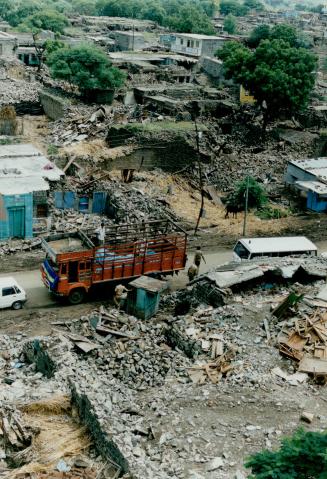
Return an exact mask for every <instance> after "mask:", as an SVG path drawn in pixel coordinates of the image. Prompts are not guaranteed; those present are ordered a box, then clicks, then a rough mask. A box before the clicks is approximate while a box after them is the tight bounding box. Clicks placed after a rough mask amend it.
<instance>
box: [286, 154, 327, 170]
mask: <svg viewBox="0 0 327 479" xmlns="http://www.w3.org/2000/svg"><path fill="white" fill-rule="evenodd" d="M290 164H292V165H295V166H297V167H298V168H301V169H302V170H306V171H309V170H317V169H318V168H319V169H321V168H322V169H326V171H327V157H321V158H308V159H305V160H292V161H290ZM314 174H316V171H315V172H314Z"/></svg>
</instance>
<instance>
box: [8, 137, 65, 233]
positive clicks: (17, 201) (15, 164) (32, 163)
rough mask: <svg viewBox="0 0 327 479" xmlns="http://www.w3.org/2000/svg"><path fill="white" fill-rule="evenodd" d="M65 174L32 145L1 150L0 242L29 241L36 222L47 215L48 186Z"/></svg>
mask: <svg viewBox="0 0 327 479" xmlns="http://www.w3.org/2000/svg"><path fill="white" fill-rule="evenodd" d="M63 175H64V173H63V172H62V171H61V170H59V168H57V167H56V166H55V165H54V164H53V163H51V162H50V161H49V160H48V159H47V158H46V157H44V156H43V155H42V154H41V153H40V152H39V151H38V150H37V149H36V148H35V147H34V146H33V145H29V144H26V145H24V144H18V145H3V146H1V148H0V240H6V239H9V238H32V237H33V226H34V223H35V222H36V220H37V219H38V218H44V217H46V216H47V213H48V206H47V204H48V196H47V192H48V190H49V182H55V181H59V180H60V178H61V177H62V176H63Z"/></svg>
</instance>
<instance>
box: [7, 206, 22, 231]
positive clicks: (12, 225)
mask: <svg viewBox="0 0 327 479" xmlns="http://www.w3.org/2000/svg"><path fill="white" fill-rule="evenodd" d="M8 216H9V236H10V238H25V208H24V207H23V206H22V207H15V208H8Z"/></svg>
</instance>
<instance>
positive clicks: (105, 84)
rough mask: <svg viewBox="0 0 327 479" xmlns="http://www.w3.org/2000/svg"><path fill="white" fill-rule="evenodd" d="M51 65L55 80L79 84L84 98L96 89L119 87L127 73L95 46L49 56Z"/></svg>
mask: <svg viewBox="0 0 327 479" xmlns="http://www.w3.org/2000/svg"><path fill="white" fill-rule="evenodd" d="M47 64H48V65H49V67H50V71H51V74H52V76H53V77H54V78H57V79H60V80H66V81H67V82H69V83H71V84H73V85H76V86H77V87H78V89H79V90H80V92H81V93H82V94H83V95H87V94H88V93H90V92H92V90H106V89H115V88H118V87H120V86H121V85H122V84H123V83H124V80H125V74H124V73H123V72H122V71H121V70H119V69H118V68H114V67H113V66H112V64H111V62H110V61H109V59H108V57H107V55H106V54H105V53H104V52H103V51H102V50H100V49H98V48H96V47H94V46H89V45H81V46H78V47H74V48H69V47H65V48H59V49H57V50H55V51H54V52H53V53H52V54H51V55H50V56H49V58H48V59H47Z"/></svg>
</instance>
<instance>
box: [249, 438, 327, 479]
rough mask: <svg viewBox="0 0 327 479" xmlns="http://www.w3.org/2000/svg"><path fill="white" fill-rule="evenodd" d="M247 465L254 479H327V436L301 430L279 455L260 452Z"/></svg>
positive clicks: (283, 446)
mask: <svg viewBox="0 0 327 479" xmlns="http://www.w3.org/2000/svg"><path fill="white" fill-rule="evenodd" d="M245 465H246V467H247V468H252V475H251V476H250V477H251V478H252V479H326V477H327V434H326V433H321V432H306V431H304V430H303V429H300V430H298V431H297V432H295V434H294V435H293V436H291V437H289V438H285V439H283V441H282V444H281V447H280V449H279V450H278V451H267V450H264V451H262V452H259V453H257V454H255V455H253V456H251V457H250V458H249V460H248V461H247V463H246V464H245Z"/></svg>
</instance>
